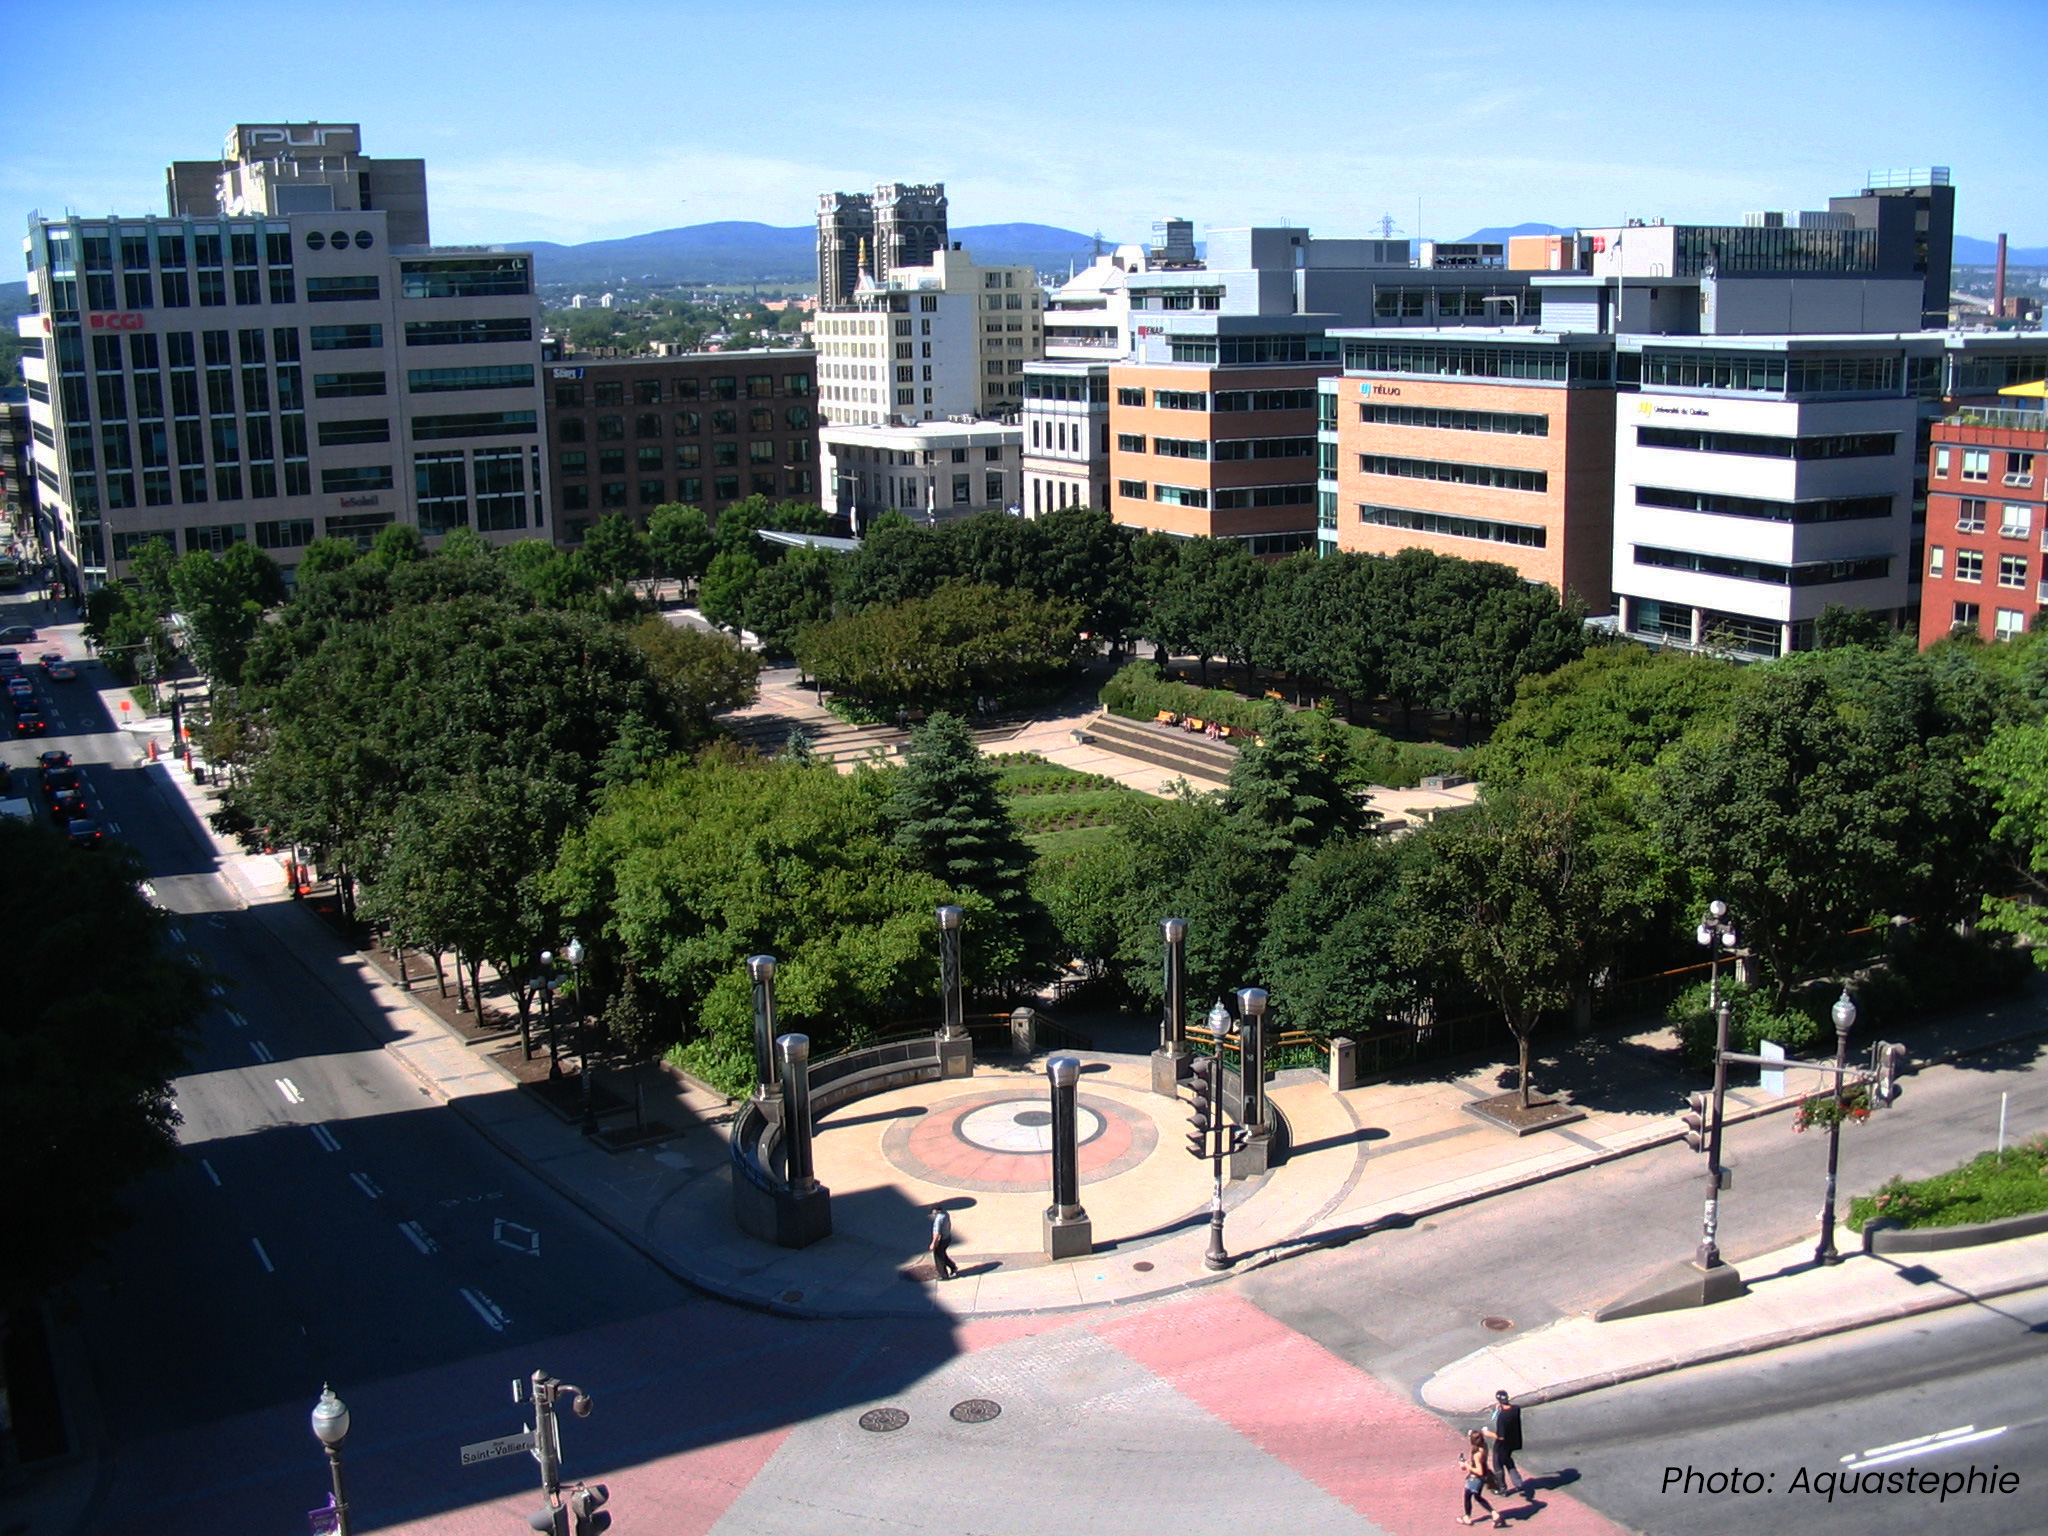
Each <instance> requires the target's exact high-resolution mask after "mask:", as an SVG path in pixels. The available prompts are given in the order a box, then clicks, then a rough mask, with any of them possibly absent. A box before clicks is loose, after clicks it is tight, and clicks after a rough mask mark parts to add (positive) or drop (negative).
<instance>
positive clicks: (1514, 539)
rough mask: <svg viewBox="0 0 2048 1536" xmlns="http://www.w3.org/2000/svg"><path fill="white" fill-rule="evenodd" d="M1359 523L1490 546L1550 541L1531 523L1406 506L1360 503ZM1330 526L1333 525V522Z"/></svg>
mask: <svg viewBox="0 0 2048 1536" xmlns="http://www.w3.org/2000/svg"><path fill="white" fill-rule="evenodd" d="M1358 520H1359V521H1360V522H1361V523H1366V524H1370V525H1371V526H1373V527H1376V528H1403V529H1406V530H1407V531H1409V532H1411V533H1433V534H1437V535H1440V536H1441V537H1443V538H1449V539H1478V540H1480V541H1481V542H1483V543H1489V544H1519V545H1521V546H1522V547H1524V548H1526V549H1542V548H1544V547H1546V546H1547V545H1548V544H1549V542H1550V530H1549V529H1548V528H1544V527H1541V526H1539V525H1537V524H1534V523H1502V522H1496V521H1494V520H1492V519H1490V518H1483V517H1451V516H1448V515H1447V514H1445V513H1442V512H1415V511H1410V510H1409V509H1408V508H1406V507H1376V506H1371V505H1368V504H1367V503H1364V502H1361V503H1359V507H1358ZM1331 526H1333V527H1334V526H1335V520H1334V519H1332V522H1331Z"/></svg>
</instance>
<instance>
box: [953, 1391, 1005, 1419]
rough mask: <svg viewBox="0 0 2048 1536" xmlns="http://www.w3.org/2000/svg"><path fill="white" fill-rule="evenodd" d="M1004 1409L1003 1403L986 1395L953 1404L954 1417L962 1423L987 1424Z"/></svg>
mask: <svg viewBox="0 0 2048 1536" xmlns="http://www.w3.org/2000/svg"><path fill="white" fill-rule="evenodd" d="M1002 1411H1003V1405H1002V1404H1001V1403H992V1402H990V1401H989V1400H988V1399H987V1398H985V1397H970V1398H969V1399H967V1401H966V1402H964V1403H955V1404H954V1405H953V1417H954V1418H956V1419H958V1420H959V1421H960V1422H961V1423H962V1424H986V1423H987V1422H988V1421H989V1420H990V1419H992V1418H994V1417H995V1416H996V1415H997V1414H999V1413H1001V1412H1002Z"/></svg>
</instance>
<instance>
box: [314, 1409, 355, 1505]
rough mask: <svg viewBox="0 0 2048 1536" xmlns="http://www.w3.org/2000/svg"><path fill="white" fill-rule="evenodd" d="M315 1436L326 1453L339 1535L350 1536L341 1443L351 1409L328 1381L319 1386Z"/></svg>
mask: <svg viewBox="0 0 2048 1536" xmlns="http://www.w3.org/2000/svg"><path fill="white" fill-rule="evenodd" d="M313 1437H314V1438H315V1439H316V1440H318V1441H319V1442H320V1445H321V1447H322V1449H324V1450H325V1451H326V1452H327V1471H328V1475H329V1476H330V1477H331V1478H332V1479H333V1482H334V1492H333V1494H332V1495H330V1497H332V1499H333V1500H334V1529H335V1533H336V1536H349V1527H348V1489H347V1487H346V1485H344V1484H343V1482H342V1480H341V1442H342V1441H344V1440H346V1439H347V1438H348V1406H347V1404H345V1403H343V1402H342V1400H341V1399H340V1398H338V1397H336V1396H335V1395H334V1388H332V1387H330V1386H328V1385H327V1384H326V1383H325V1382H322V1383H321V1386H320V1401H319V1402H318V1403H316V1404H314V1406H313Z"/></svg>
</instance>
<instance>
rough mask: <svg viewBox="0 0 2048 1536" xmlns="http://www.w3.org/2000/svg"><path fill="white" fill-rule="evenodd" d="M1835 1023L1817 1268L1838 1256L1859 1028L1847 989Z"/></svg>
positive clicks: (1837, 1004)
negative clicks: (1847, 1113)
mask: <svg viewBox="0 0 2048 1536" xmlns="http://www.w3.org/2000/svg"><path fill="white" fill-rule="evenodd" d="M1831 1016H1832V1017H1833V1019H1834V1021H1835V1114H1834V1118H1833V1119H1831V1120H1830V1121H1829V1122H1828V1187H1827V1196H1826V1198H1825V1199H1824V1200H1823V1201H1822V1203H1821V1208H1820V1246H1819V1247H1817V1248H1815V1249H1814V1251H1813V1261H1814V1263H1816V1264H1838V1263H1840V1262H1841V1258H1842V1256H1841V1255H1840V1254H1839V1253H1837V1252H1835V1168H1836V1164H1837V1163H1838V1161H1839V1160H1840V1158H1841V1152H1842V1113H1843V1105H1842V1074H1843V1072H1844V1071H1846V1070H1847V1068H1848V1065H1849V1031H1851V1030H1852V1029H1854V1028H1855V1027H1856V1001H1855V999H1854V998H1852V997H1850V996H1849V993H1848V990H1847V989H1846V988H1845V989H1844V990H1843V992H1842V995H1841V996H1840V997H1838V998H1836V999H1835V1006H1834V1009H1833V1012H1832V1015H1831Z"/></svg>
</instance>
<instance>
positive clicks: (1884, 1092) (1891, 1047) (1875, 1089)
mask: <svg viewBox="0 0 2048 1536" xmlns="http://www.w3.org/2000/svg"><path fill="white" fill-rule="evenodd" d="M1905 1070H1906V1048H1905V1047H1904V1046H1903V1045H1900V1044H1898V1043H1897V1042H1895V1041H1892V1042H1887V1043H1885V1044H1883V1045H1880V1046H1879V1047H1878V1048H1877V1081H1876V1083H1875V1084H1873V1085H1872V1087H1871V1091H1870V1098H1871V1101H1872V1102H1873V1103H1874V1104H1876V1105H1877V1106H1878V1107H1879V1108H1888V1107H1889V1106H1891V1105H1893V1104H1896V1103H1897V1102H1898V1101H1899V1074H1900V1073H1901V1072H1903V1071H1905Z"/></svg>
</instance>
